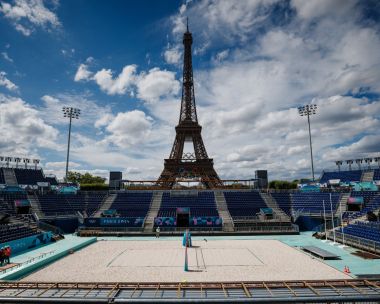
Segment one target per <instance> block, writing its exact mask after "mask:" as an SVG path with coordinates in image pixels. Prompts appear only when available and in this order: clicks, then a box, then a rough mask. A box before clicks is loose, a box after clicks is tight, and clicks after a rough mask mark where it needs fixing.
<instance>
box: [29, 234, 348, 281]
mask: <svg viewBox="0 0 380 304" xmlns="http://www.w3.org/2000/svg"><path fill="white" fill-rule="evenodd" d="M193 245H194V247H193V248H190V249H189V250H188V257H189V269H190V271H189V272H185V271H184V257H185V249H184V248H183V247H182V246H181V242H180V241H178V240H157V241H156V240H146V241H145V240H144V241H114V240H104V241H98V242H97V243H95V244H93V245H90V246H88V247H86V248H84V249H82V250H80V251H78V252H76V253H74V254H71V255H69V256H66V257H65V258H63V259H61V260H59V261H57V262H55V263H53V264H51V265H48V266H47V267H45V268H43V269H41V270H39V271H37V272H34V273H32V274H31V275H29V276H27V277H25V278H23V280H25V281H67V282H70V281H78V282H90V281H99V282H117V281H124V282H171V281H172V282H178V281H207V282H210V281H242V280H243V281H247V280H255V281H256V280H302V279H305V280H308V279H309V280H310V279H344V278H350V277H349V276H347V275H345V274H343V273H342V272H340V271H338V270H336V269H334V268H332V267H330V266H329V265H327V264H324V263H323V262H320V261H319V260H317V259H313V258H311V257H310V256H308V255H306V254H304V253H303V252H300V251H298V250H297V249H294V248H292V247H290V246H288V245H286V244H284V243H282V242H280V241H278V240H210V239H209V240H208V241H207V242H206V241H203V240H199V241H194V242H193Z"/></svg>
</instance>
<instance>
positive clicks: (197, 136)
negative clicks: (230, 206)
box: [157, 26, 223, 188]
mask: <svg viewBox="0 0 380 304" xmlns="http://www.w3.org/2000/svg"><path fill="white" fill-rule="evenodd" d="M192 43H193V37H192V35H191V33H190V32H189V27H188V26H187V31H186V33H184V35H183V45H184V48H185V52H184V62H183V86H182V101H181V113H180V116H179V123H178V125H177V126H176V127H175V131H176V137H175V140H174V144H173V148H172V150H171V152H170V156H169V158H168V159H165V163H164V170H163V171H162V173H161V176H160V177H159V179H158V181H157V183H158V184H160V185H162V186H164V187H170V188H171V187H173V185H174V184H175V183H176V181H179V180H181V179H182V180H183V179H193V180H199V181H200V182H202V184H204V185H205V186H206V188H216V187H218V186H222V185H223V183H222V181H221V180H220V178H219V176H218V174H217V173H216V171H215V170H214V162H213V160H212V159H211V158H209V157H208V155H207V152H206V148H205V146H204V143H203V139H202V136H201V131H202V127H201V126H200V125H199V123H198V117H197V108H196V106H195V96H194V83H193V66H192V59H191V45H192ZM185 142H192V143H193V146H194V153H184V151H183V150H184V145H185Z"/></svg>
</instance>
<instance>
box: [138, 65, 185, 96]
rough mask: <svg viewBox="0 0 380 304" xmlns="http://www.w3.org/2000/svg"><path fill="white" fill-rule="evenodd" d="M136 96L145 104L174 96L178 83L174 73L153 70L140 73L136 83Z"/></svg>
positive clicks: (178, 86)
mask: <svg viewBox="0 0 380 304" xmlns="http://www.w3.org/2000/svg"><path fill="white" fill-rule="evenodd" d="M136 86H137V91H138V94H137V96H138V97H139V98H140V99H142V100H145V101H147V102H155V101H158V100H159V99H160V98H161V97H166V96H171V95H176V94H178V92H179V89H180V85H179V81H178V80H176V79H175V73H174V72H170V71H166V70H164V71H162V70H160V69H159V68H154V69H151V70H149V71H148V73H146V74H145V73H142V74H140V76H139V77H138V79H137V81H136Z"/></svg>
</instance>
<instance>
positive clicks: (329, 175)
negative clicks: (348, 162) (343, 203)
mask: <svg viewBox="0 0 380 304" xmlns="http://www.w3.org/2000/svg"><path fill="white" fill-rule="evenodd" d="M362 173H363V171H362V170H352V171H340V172H324V173H323V176H322V177H321V180H320V181H319V182H320V183H321V184H325V183H327V182H328V181H329V180H330V179H340V181H341V182H344V183H348V182H360V180H361V178H362Z"/></svg>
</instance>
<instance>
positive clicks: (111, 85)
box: [93, 65, 136, 95]
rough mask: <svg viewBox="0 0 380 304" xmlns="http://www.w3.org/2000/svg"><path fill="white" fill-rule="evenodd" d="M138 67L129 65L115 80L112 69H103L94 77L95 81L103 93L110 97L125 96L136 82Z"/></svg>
mask: <svg viewBox="0 0 380 304" xmlns="http://www.w3.org/2000/svg"><path fill="white" fill-rule="evenodd" d="M135 73H136V66H135V65H127V66H125V67H124V68H123V70H122V72H121V73H120V74H119V75H118V76H117V77H116V78H113V73H112V71H111V70H110V69H102V70H100V71H98V72H96V74H95V75H94V77H93V79H94V80H95V82H96V83H97V84H98V85H99V87H100V88H101V90H102V91H104V92H106V93H107V94H109V95H115V94H119V95H123V94H125V92H126V91H128V90H129V89H130V87H131V86H132V85H133V83H134V81H135Z"/></svg>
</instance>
